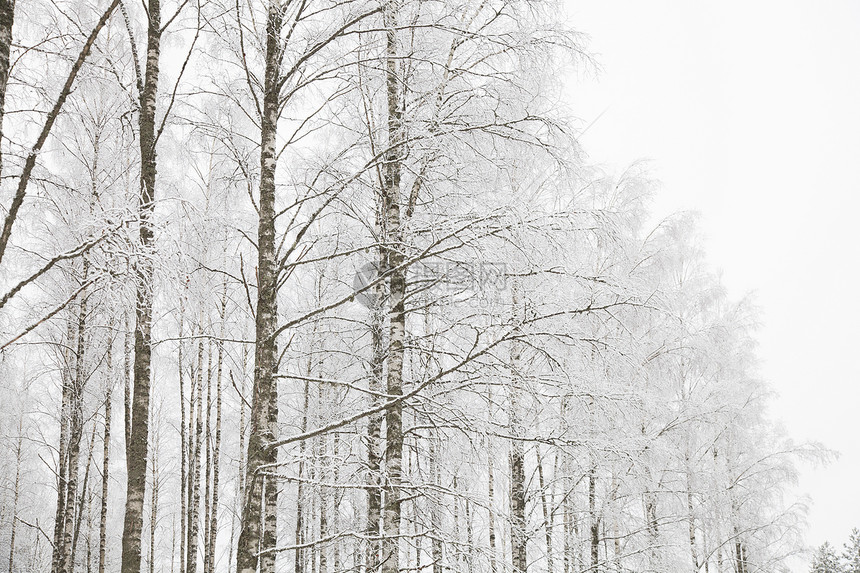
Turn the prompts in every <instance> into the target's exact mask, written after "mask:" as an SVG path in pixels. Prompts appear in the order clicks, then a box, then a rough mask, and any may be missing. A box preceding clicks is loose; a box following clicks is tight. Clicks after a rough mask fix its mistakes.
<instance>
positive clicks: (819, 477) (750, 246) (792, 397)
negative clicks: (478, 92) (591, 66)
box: [567, 0, 860, 571]
mask: <svg viewBox="0 0 860 573" xmlns="http://www.w3.org/2000/svg"><path fill="white" fill-rule="evenodd" d="M567 2H568V11H569V18H570V21H571V24H572V25H573V26H574V27H575V28H576V29H577V30H579V31H582V32H584V33H586V34H587V35H588V36H589V37H590V40H589V42H588V48H589V51H590V52H591V53H593V54H594V55H595V56H596V59H597V61H598V62H599V64H600V65H601V67H602V72H601V73H600V74H599V76H597V77H594V76H593V75H592V76H580V77H579V78H577V79H571V81H570V83H569V89H568V91H569V93H570V95H569V104H570V107H571V109H572V110H573V112H574V113H575V114H576V115H577V117H579V118H580V119H581V120H582V121H583V122H584V124H588V123H590V122H591V121H593V120H595V118H597V117H598V116H599V115H600V114H601V112H604V110H605V113H604V114H603V116H602V117H600V118H599V119H598V120H597V121H596V122H595V123H594V125H593V126H592V127H591V128H590V129H589V130H588V131H587V132H586V134H585V135H584V136H583V138H582V143H583V146H584V147H585V149H586V151H587V152H588V153H589V155H590V157H591V160H592V161H594V162H597V163H604V164H607V165H614V166H619V167H623V166H624V165H626V164H628V163H630V162H632V161H634V160H636V159H640V158H650V159H652V160H653V161H652V165H651V167H652V171H653V173H654V174H655V175H656V177H657V178H658V179H659V180H660V181H661V182H662V188H661V190H660V193H659V195H658V197H657V198H656V202H655V205H654V207H655V210H656V211H657V212H658V213H659V214H661V215H665V214H668V213H671V212H673V211H677V210H681V209H691V210H696V211H699V212H700V213H702V215H703V218H702V221H701V224H702V227H703V229H704V232H705V234H706V236H707V237H708V243H707V246H708V253H709V258H710V262H711V263H712V264H713V265H714V266H715V267H716V268H718V269H721V270H722V275H723V280H724V282H725V283H726V285H727V287H728V288H729V291H730V293H731V294H732V296H733V297H735V298H739V297H740V296H743V295H744V294H746V293H748V292H754V294H755V298H756V301H757V302H758V304H759V306H760V307H761V308H762V310H763V327H762V329H761V332H760V335H759V340H760V343H761V346H760V351H759V355H760V358H761V359H762V362H763V364H762V374H763V376H764V377H765V378H767V380H768V382H769V383H770V384H771V386H772V387H773V388H774V389H775V390H776V391H777V392H778V393H779V394H780V397H779V399H778V400H777V401H776V403H775V404H774V405H773V408H772V414H773V416H774V417H777V418H781V419H782V420H783V421H784V422H785V425H786V427H787V429H788V432H789V433H790V434H791V435H792V436H793V437H794V438H795V439H797V440H798V441H800V440H806V439H809V440H819V441H821V442H823V443H824V444H825V445H826V446H828V447H830V448H833V449H835V450H838V451H839V452H840V453H841V457H840V458H839V460H838V461H836V462H834V463H832V464H831V465H830V466H829V467H827V468H823V469H821V468H819V469H813V468H805V469H804V470H803V474H802V478H801V483H800V489H801V491H803V492H806V493H808V494H809V495H811V497H812V501H813V506H812V510H811V513H810V516H809V523H810V530H809V534H808V536H807V541H808V543H809V544H811V545H818V544H820V543H822V542H823V541H825V540H829V541H830V542H831V543H833V544H834V545H836V546H837V547H839V548H840V550H841V546H842V543H843V542H844V541H846V540H847V537H848V533H849V532H850V530H851V528H853V527H860V424H858V422H860V387H858V383H860V336H858V328H860V270H858V265H860V236H858V233H860V212H858V207H860V1H858V0H819V1H818V2H815V1H811V0H783V1H776V0H747V1H741V0H721V1H720V2H710V1H708V2H689V1H681V0H675V1H669V0H603V1H601V0H567ZM805 570H806V568H805V567H802V568H800V569H798V571H805Z"/></svg>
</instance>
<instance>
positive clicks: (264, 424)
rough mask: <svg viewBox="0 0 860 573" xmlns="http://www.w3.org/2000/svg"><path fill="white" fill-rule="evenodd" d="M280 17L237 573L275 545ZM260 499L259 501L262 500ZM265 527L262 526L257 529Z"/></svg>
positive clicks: (267, 116) (264, 132)
mask: <svg viewBox="0 0 860 573" xmlns="http://www.w3.org/2000/svg"><path fill="white" fill-rule="evenodd" d="M282 26H283V14H282V13H281V8H280V4H279V3H278V2H275V1H274V0H273V1H271V2H270V4H269V11H268V16H267V22H266V76H265V86H264V93H263V114H262V121H261V129H260V197H259V203H258V205H259V226H258V231H257V308H256V317H255V320H256V335H255V336H256V338H255V346H254V388H253V397H252V401H251V431H250V434H249V436H248V456H247V469H246V473H245V475H246V478H245V489H246V491H245V498H244V502H243V507H242V522H241V523H242V525H241V530H240V533H239V546H238V549H237V553H236V563H237V571H238V572H239V573H254V572H255V571H256V569H257V564H258V561H259V562H260V563H259V565H260V571H261V572H262V573H267V572H268V571H271V570H273V569H274V565H275V556H274V554H273V553H266V554H264V555H263V556H261V557H259V558H258V552H259V551H260V550H261V549H267V548H272V547H274V546H275V545H276V543H277V519H278V518H277V511H276V510H277V502H278V488H277V486H276V485H275V484H272V483H269V484H268V487H264V481H265V478H264V475H263V474H262V472H261V467H262V466H264V465H268V464H274V463H276V462H277V461H278V453H277V448H272V447H268V442H271V441H272V440H274V439H275V438H276V436H277V435H278V388H277V383H276V380H275V377H274V375H275V368H276V364H277V354H278V352H277V340H276V335H275V331H276V328H277V323H278V299H277V290H278V287H277V283H278V263H277V261H276V247H275V170H276V167H277V158H276V157H275V141H276V136H277V127H278V107H279V105H280V94H279V92H280V89H279V85H280V84H279V82H280V77H281V74H280V61H281V46H280V35H281V28H282ZM264 495H265V499H263V497H264ZM263 524H265V527H263Z"/></svg>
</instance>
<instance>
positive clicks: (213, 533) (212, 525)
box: [206, 283, 227, 573]
mask: <svg viewBox="0 0 860 573" xmlns="http://www.w3.org/2000/svg"><path fill="white" fill-rule="evenodd" d="M226 291H227V284H226V283H225V284H224V296H223V297H222V299H221V339H222V340H220V341H218V360H217V364H216V365H215V447H214V449H213V452H212V515H211V517H210V519H209V546H208V548H207V549H206V555H207V556H208V561H209V571H210V573H212V572H214V571H215V547H216V546H217V538H218V485H219V478H220V475H221V472H220V461H221V377H222V375H223V367H224V343H223V339H224V331H225V328H226V324H225V320H226V310H227V309H226V307H227V294H226Z"/></svg>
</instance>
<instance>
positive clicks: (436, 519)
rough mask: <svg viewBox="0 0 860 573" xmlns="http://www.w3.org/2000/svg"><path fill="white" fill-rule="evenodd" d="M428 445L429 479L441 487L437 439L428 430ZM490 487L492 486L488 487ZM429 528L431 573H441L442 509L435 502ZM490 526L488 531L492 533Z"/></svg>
mask: <svg viewBox="0 0 860 573" xmlns="http://www.w3.org/2000/svg"><path fill="white" fill-rule="evenodd" d="M427 441H428V442H429V443H430V444H429V445H430V447H429V453H430V459H429V460H428V464H429V465H430V476H431V477H430V479H432V480H433V485H436V486H440V485H441V483H440V482H441V481H442V480H441V476H440V470H439V454H440V452H439V438H438V436H437V435H436V432H434V431H433V430H430V437H429V438H428V440H427ZM490 487H492V485H491V486H490ZM430 504H431V505H430V527H431V528H432V532H431V534H432V537H431V538H430V556H431V557H432V558H433V573H442V567H443V565H444V564H443V562H442V560H443V558H444V555H443V553H442V507H441V504H440V503H438V502H437V501H436V500H431V501H430ZM492 528H493V526H492V524H490V531H491V532H492Z"/></svg>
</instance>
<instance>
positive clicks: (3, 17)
mask: <svg viewBox="0 0 860 573" xmlns="http://www.w3.org/2000/svg"><path fill="white" fill-rule="evenodd" d="M14 20H15V0H0V141H1V140H2V139H3V115H4V113H5V112H6V85H7V84H8V82H9V64H10V62H9V49H10V48H11V47H12V23H13V22H14ZM2 169H3V155H2V149H0V174H2ZM10 572H11V567H10Z"/></svg>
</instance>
